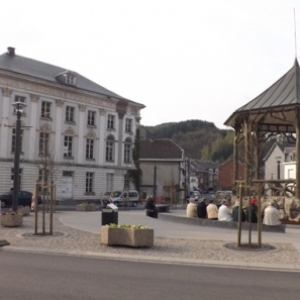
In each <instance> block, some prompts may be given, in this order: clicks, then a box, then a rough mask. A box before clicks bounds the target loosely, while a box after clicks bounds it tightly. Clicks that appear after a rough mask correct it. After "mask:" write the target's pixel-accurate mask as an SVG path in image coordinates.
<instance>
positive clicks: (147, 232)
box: [100, 226, 154, 247]
mask: <svg viewBox="0 0 300 300" xmlns="http://www.w3.org/2000/svg"><path fill="white" fill-rule="evenodd" d="M100 238H101V243H102V244H105V245H108V246H130V247H152V246H153V243H154V230H153V229H151V228H145V229H133V228H111V227H109V226H102V227H101V237H100Z"/></svg>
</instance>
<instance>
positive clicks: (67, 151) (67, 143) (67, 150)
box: [64, 135, 73, 157]
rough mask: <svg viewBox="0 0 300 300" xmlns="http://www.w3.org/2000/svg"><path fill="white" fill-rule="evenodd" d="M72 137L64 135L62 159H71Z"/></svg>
mask: <svg viewBox="0 0 300 300" xmlns="http://www.w3.org/2000/svg"><path fill="white" fill-rule="evenodd" d="M72 147H73V137H72V136H69V135H65V139H64V157H72Z"/></svg>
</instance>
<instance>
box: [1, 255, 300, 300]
mask: <svg viewBox="0 0 300 300" xmlns="http://www.w3.org/2000/svg"><path fill="white" fill-rule="evenodd" d="M0 259H1V263H0V295H1V296H0V299H10V300H18V299H22V300H32V299H43V300H50V299H51V300H53V299H58V300H68V299H72V300H77V299H78V300H79V299H80V300H85V299H90V300H91V299H97V300H99V299H100V300H102V299H103V300H117V299H122V300H135V299H139V300H156V299H163V300H169V299H170V300H171V299H172V300H182V299H185V300H189V299H191V300H195V299H200V300H204V299H208V300H215V299H216V300H220V299H222V300H226V299H230V300H237V299H243V300H248V299H249V300H253V299H264V300H271V299H272V300H283V299H298V297H299V292H300V288H299V274H298V273H287V272H268V271H255V270H253V271H252V270H238V269H237V270H236V269H225V268H224V269H223V268H204V267H192V266H191V267H190V266H179V265H167V264H155V263H149V264H147V263H138V262H123V261H117V260H115V261H114V260H103V259H92V258H83V257H82V258H80V257H71V256H55V255H53V256H52V255H39V254H35V255H34V254H25V253H13V252H2V251H1V250H0Z"/></svg>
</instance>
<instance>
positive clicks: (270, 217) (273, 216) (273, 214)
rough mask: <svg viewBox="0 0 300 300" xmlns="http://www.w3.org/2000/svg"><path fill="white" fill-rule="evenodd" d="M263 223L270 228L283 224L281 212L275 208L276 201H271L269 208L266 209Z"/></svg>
mask: <svg viewBox="0 0 300 300" xmlns="http://www.w3.org/2000/svg"><path fill="white" fill-rule="evenodd" d="M263 223H264V224H265V225H269V226H275V225H279V224H281V222H280V215H279V210H278V209H277V208H276V207H275V202H274V201H271V202H270V203H269V206H268V207H266V208H265V213H264V220H263Z"/></svg>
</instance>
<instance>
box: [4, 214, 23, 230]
mask: <svg viewBox="0 0 300 300" xmlns="http://www.w3.org/2000/svg"><path fill="white" fill-rule="evenodd" d="M1 225H2V226H4V227H19V226H22V225H23V216H22V215H20V214H17V215H2V216H1Z"/></svg>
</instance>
